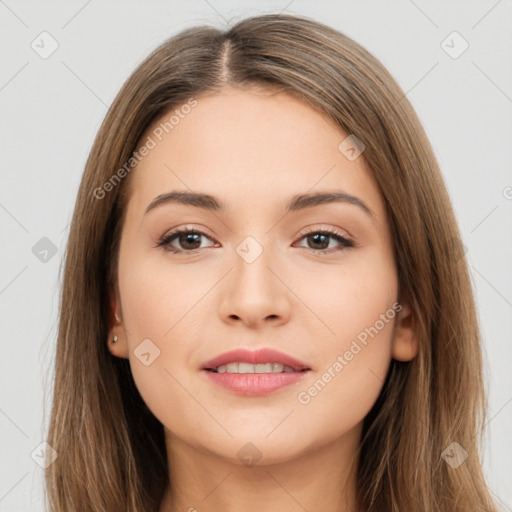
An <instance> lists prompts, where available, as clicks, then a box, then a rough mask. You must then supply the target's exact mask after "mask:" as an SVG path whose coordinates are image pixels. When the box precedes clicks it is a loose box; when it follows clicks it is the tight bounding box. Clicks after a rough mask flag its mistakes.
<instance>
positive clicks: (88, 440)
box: [46, 15, 496, 512]
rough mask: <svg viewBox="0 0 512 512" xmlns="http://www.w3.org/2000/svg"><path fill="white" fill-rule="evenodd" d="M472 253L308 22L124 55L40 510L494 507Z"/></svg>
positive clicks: (266, 25) (371, 86)
mask: <svg viewBox="0 0 512 512" xmlns="http://www.w3.org/2000/svg"><path fill="white" fill-rule="evenodd" d="M480 351H481V348H480V337H479V332H478V325H477V320H476V314H475V306H474V299H473V295H472V290H471V286H470V281H469V275H468V269H467V265H466V262H465V259H464V258H463V253H462V250H461V243H460V238H459V232H458V228H457V225H456V222H455V219H454V215H453V211H452V207H451V204H450V201H449V198H448V195H447V192H446V189H445V186H444V183H443V180H442V178H441V174H440V171H439V168H438V165H437V163H436V160H435V157H434V155H433V152H432V149H431V147H430V144H429V142H428V140H427V138H426V136H425V133H424V131H423V129H422V126H421V124H420V122H419V120H418V118H417V116H416V114H415V113H414V111H413V109H412V107H411V105H410V104H409V102H408V101H407V98H406V97H405V95H404V93H403V91H402V90H401V89H400V87H399V86H398V85H397V84H396V82H395V81H394V80H393V78H392V77H391V76H390V75H389V73H388V72H387V71H386V70H385V69H384V67H383V66H382V65H381V64H380V63H379V62H378V61H377V60H376V59H375V58H374V57H373V56H372V55H371V54H369V53H368V52H367V51H366V50H364V49H363V48H362V47H361V46H359V45H358V44H356V43H355V42H354V41H352V40H351V39H350V38H348V37H347V36H345V35H343V34H341V33H339V32H337V31H335V30H333V29H331V28H329V27H327V26H325V25H322V24H320V23H317V22H315V21H312V20H310V19H307V18H304V17H298V16H289V15H263V16H256V17H253V18H248V19H245V20H242V21H241V22H239V23H238V24H236V25H235V26H234V27H232V28H230V29H228V30H226V31H224V32H222V31H219V30H216V29H214V28H210V27H197V28H193V29H188V30H185V31H183V32H181V33H180V34H178V35H176V36H175V37H173V38H171V39H169V40H168V41H166V42H165V43H164V44H162V45H161V46H160V47H159V48H157V49H156V50H155V51H154V52H153V53H152V54H151V55H150V56H149V57H148V58H147V59H146V60H145V61H144V62H143V63H142V64H141V65H140V66H139V67H138V68H137V69H136V70H135V71H134V73H133V74H132V75H131V76H130V77H129V79H128V80H127V81H126V83H125V84H124V86H123V87H122V89H121V91H120V92H119V94H118V96H117V97H116V99H115V101H114V103H113V105H112V106H111V108H110V110H109V112H108V113H107V116H106V118H105V120H104V122H103V124H102V126H101V128H100V131H99V133H98V135H97V138H96V141H95V143H94V146H93V148H92V150H91V154H90V156H89V159H88V161H87V164H86V168H85V172H84V175H83V179H82V183H81V186H80V190H79V194H78V198H77V202H76V207H75V212H74V217H73V222H72V225H71V231H70V238H69V243H68V250H67V257H66V267H65V276H64V284H63V294H62V299H61V316H60V328H59V339H58V346H57V361H56V380H55V391H54V393H55V394H54V402H53V409H52V417H51V424H50V431H49V436H48V443H49V444H50V445H51V446H52V447H53V448H54V449H55V450H56V451H57V453H58V457H57V459H56V461H55V462H54V463H53V464H51V465H50V466H49V467H48V469H47V473H46V483H47V490H48V501H49V504H50V507H51V510H53V511H59V512H60V511H64V510H76V511H79V510H84V511H85V510H87V511H90V510H95V511H109V512H111V511H116V510H119V511H121V510H122V511H126V510H129V511H150V510H152V511H161V512H164V511H176V510H189V511H192V510H201V511H214V510H222V511H229V510H232V509H235V508H236V509H238V510H244V511H250V510H266V511H273V510H325V511H334V510H336V511H339V510H343V511H345V510H346V511H349V510H350V511H358V512H360V511H365V512H383V511H401V512H402V511H404V510H407V511H425V512H427V511H428V512H434V511H436V512H437V511H442V512H445V511H446V512H448V511H450V512H453V511H468V510H487V511H493V510H496V508H495V505H494V504H493V502H492V499H491V497H490V494H489V492H488V490H487V488H486V485H485V481H484V478H483V475H482V470H481V466H480V462H479V456H478V434H479V433H480V432H481V429H482V428H483V425H484V412H485V395H484V389H483V382H482V374H481V370H482V369H481V366H482V363H481V352H480Z"/></svg>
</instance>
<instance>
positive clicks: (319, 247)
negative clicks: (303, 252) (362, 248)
mask: <svg viewBox="0 0 512 512" xmlns="http://www.w3.org/2000/svg"><path fill="white" fill-rule="evenodd" d="M301 234H302V238H301V240H306V243H308V244H311V245H313V247H306V248H310V249H311V250H312V251H313V252H314V253H320V254H330V253H333V252H337V251H341V250H343V249H349V248H352V247H355V244H354V243H353V242H352V241H351V240H349V239H348V238H347V237H346V236H344V235H343V233H342V232H341V231H338V230H337V229H334V228H325V229H321V230H315V231H309V232H306V233H301ZM329 239H330V240H329ZM332 241H333V242H334V247H332V246H331V247H329V246H330V245H331V243H330V242H332ZM336 244H338V246H337V247H336ZM301 247H304V246H301Z"/></svg>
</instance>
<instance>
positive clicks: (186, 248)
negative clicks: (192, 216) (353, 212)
mask: <svg viewBox="0 0 512 512" xmlns="http://www.w3.org/2000/svg"><path fill="white" fill-rule="evenodd" d="M301 235H302V236H301V238H300V240H306V242H307V243H308V244H311V245H313V247H304V246H299V247H302V248H305V249H310V250H312V251H313V252H314V253H320V254H330V253H333V252H337V251H341V250H343V249H349V248H352V247H355V244H354V243H353V242H352V241H351V240H349V239H348V238H347V237H346V236H344V234H343V233H342V232H341V231H338V230H337V229H334V228H325V229H317V230H312V231H309V232H306V233H301ZM202 237H204V238H206V239H208V240H211V238H210V237H208V235H207V234H206V233H203V232H202V231H200V230H198V229H191V228H185V229H176V230H175V231H172V232H171V233H168V234H166V235H164V236H163V237H162V238H161V239H160V240H159V242H158V244H157V247H162V248H163V249H164V250H166V251H169V252H173V253H183V254H197V253H198V252H199V249H204V247H205V246H202V244H201V242H202V240H201V238H202ZM331 242H334V247H332V246H331ZM174 243H177V244H178V245H180V247H176V246H175V245H173V244H174ZM336 244H337V246H336ZM213 245H215V243H214V244H213ZM213 245H210V246H209V247H212V246H213ZM329 246H331V247H329Z"/></svg>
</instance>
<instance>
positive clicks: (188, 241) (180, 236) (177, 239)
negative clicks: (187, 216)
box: [158, 229, 209, 253]
mask: <svg viewBox="0 0 512 512" xmlns="http://www.w3.org/2000/svg"><path fill="white" fill-rule="evenodd" d="M202 237H204V238H207V239H209V238H208V236H207V235H206V234H205V233H203V232H201V231H197V230H192V229H184V230H178V231H174V232H172V233H169V234H168V235H165V236H164V237H162V239H161V240H160V242H159V243H158V247H163V248H164V249H165V250H166V251H170V252H176V253H180V252H182V253H187V252H193V253H196V252H198V250H199V249H201V248H202V247H201V242H202ZM176 245H178V247H177V246H176Z"/></svg>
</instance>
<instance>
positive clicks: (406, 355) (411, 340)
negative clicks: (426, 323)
mask: <svg viewBox="0 0 512 512" xmlns="http://www.w3.org/2000/svg"><path fill="white" fill-rule="evenodd" d="M401 306H402V309H400V311H399V312H398V316H397V319H396V323H395V331H394V337H393V345H392V356H393V359H396V360H398V361H410V360H411V359H414V357H416V354H417V353H418V346H419V344H418V338H417V335H416V330H415V329H414V316H413V313H412V310H411V308H410V306H409V305H408V304H401Z"/></svg>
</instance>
